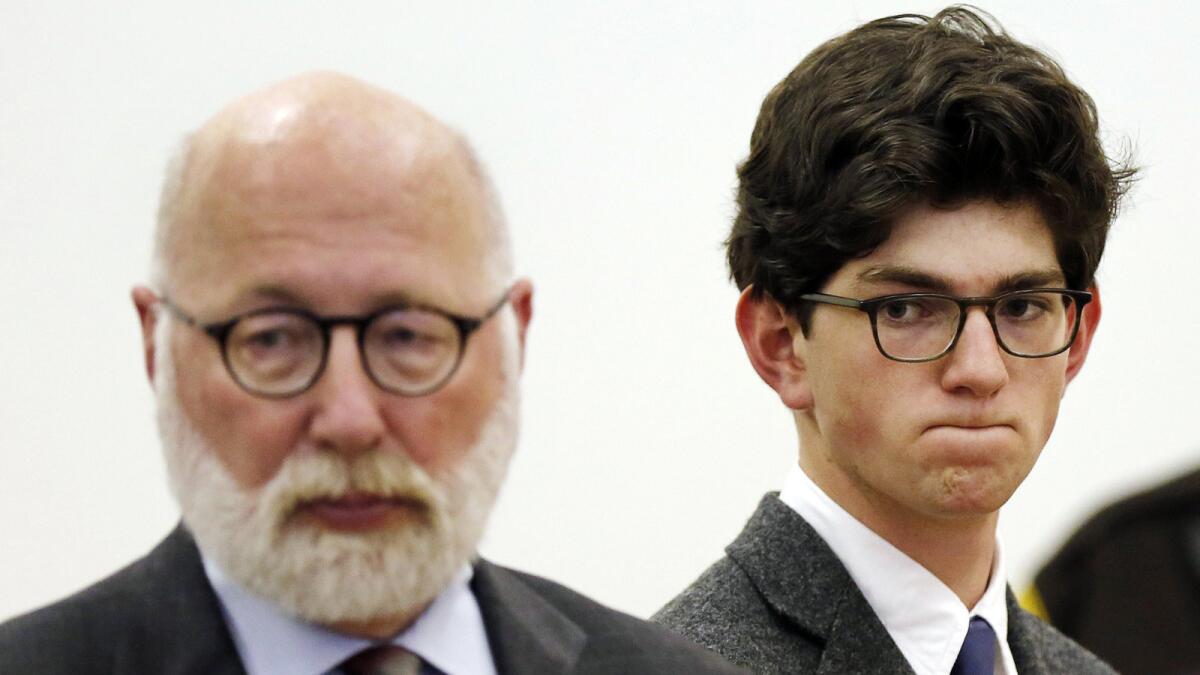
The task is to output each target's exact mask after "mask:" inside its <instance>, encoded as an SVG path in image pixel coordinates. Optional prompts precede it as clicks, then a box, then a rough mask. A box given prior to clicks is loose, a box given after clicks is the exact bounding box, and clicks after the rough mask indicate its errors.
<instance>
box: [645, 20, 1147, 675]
mask: <svg viewBox="0 0 1200 675" xmlns="http://www.w3.org/2000/svg"><path fill="white" fill-rule="evenodd" d="M1097 127H1098V125H1097V119H1096V112H1095V109H1094V105H1093V103H1092V101H1091V99H1090V98H1089V97H1088V96H1087V94H1086V93H1085V92H1083V91H1082V90H1080V89H1079V88H1078V87H1077V86H1075V85H1074V84H1072V83H1071V82H1070V81H1069V80H1068V79H1067V77H1066V76H1065V74H1064V73H1063V71H1062V70H1061V69H1060V68H1059V66H1058V65H1057V64H1055V63H1054V62H1053V61H1052V60H1051V59H1050V58H1048V57H1047V56H1046V55H1044V54H1042V53H1041V52H1039V51H1037V50H1035V49H1033V48H1031V47H1029V46H1027V45H1024V44H1022V43H1020V42H1017V41H1016V40H1014V39H1012V38H1011V37H1009V36H1007V35H1005V34H1004V33H1003V32H1002V31H1001V30H1000V29H999V28H998V27H995V26H994V24H992V23H990V22H989V21H988V20H987V19H985V18H983V17H981V16H979V15H978V14H976V13H974V12H972V11H970V10H967V9H963V8H950V9H947V10H945V11H943V12H941V13H939V14H938V15H937V16H935V17H933V18H927V17H921V16H908V15H906V16H897V17H890V18H885V19H880V20H878V21H873V22H870V23H868V24H865V25H863V26H861V27H859V28H857V29H855V30H852V31H850V32H849V33H847V34H845V35H843V36H840V37H838V38H835V39H833V40H831V41H829V42H827V43H825V44H824V45H822V46H821V47H819V48H817V49H816V50H815V51H814V52H813V53H811V54H810V55H809V56H808V57H807V58H805V59H804V60H803V61H802V62H801V63H800V64H799V65H798V66H797V67H796V69H795V70H793V71H792V72H791V73H790V74H789V75H788V76H787V77H786V78H785V79H784V80H783V81H782V82H780V83H779V84H778V85H777V86H776V87H775V88H774V89H773V90H772V91H771V93H770V94H769V95H768V96H767V99H766V101H765V102H764V103H763V106H762V110H761V113H760V115H759V118H758V123H757V125H756V127H755V129H754V133H753V135H752V137H751V148H750V155H749V157H747V159H746V160H745V162H744V163H743V164H742V165H741V167H740V168H739V172H738V175H739V179H740V184H739V190H738V198H737V200H738V214H737V217H736V220H735V222H734V226H733V231H732V233H731V235H730V237H729V240H728V259H729V264H730V268H731V270H732V276H733V278H734V280H735V281H736V282H737V284H738V287H739V288H741V289H742V296H741V299H740V301H739V303H738V308H737V328H738V332H739V334H740V335H741V338H742V341H743V343H744V345H745V348H746V353H747V355H748V356H749V358H750V362H751V364H752V365H753V366H754V368H755V370H756V371H757V372H758V373H759V375H760V376H761V377H762V378H763V380H764V381H765V382H766V383H767V384H768V385H769V386H771V388H772V389H774V390H775V391H776V392H777V394H778V395H779V398H780V400H781V401H782V402H783V404H784V405H785V406H787V408H789V409H790V410H791V412H792V415H793V416H794V418H795V424H796V429H797V432H798V435H799V441H800V453H799V462H798V465H797V466H796V467H795V468H794V469H793V470H792V472H791V473H790V474H789V475H788V477H787V479H786V481H785V483H784V487H783V490H782V492H781V493H780V494H778V495H775V494H770V495H767V496H766V497H765V498H764V499H763V500H762V502H761V504H760V505H759V508H758V510H757V511H756V512H755V514H754V515H753V516H752V517H751V519H750V521H749V523H748V524H747V526H746V529H745V530H744V531H743V532H742V534H741V535H740V536H739V537H738V539H737V540H736V541H735V542H734V543H733V544H732V545H731V546H729V548H728V549H727V552H728V556H727V557H726V558H724V559H722V560H720V561H718V562H717V563H716V564H715V565H714V566H712V567H711V568H710V569H709V570H708V571H706V572H705V573H704V574H703V575H702V576H701V577H700V579H699V580H697V581H696V582H695V583H694V584H693V585H692V586H691V587H690V588H688V589H687V590H685V591H684V592H683V593H682V594H681V595H680V596H679V597H677V598H675V599H674V600H673V601H672V602H671V603H669V604H668V605H667V606H666V607H665V608H663V610H661V612H660V613H659V614H658V615H657V617H656V619H657V620H658V621H660V622H662V623H664V624H667V625H669V626H671V627H673V628H675V629H677V630H679V631H681V632H682V633H683V634H685V635H687V636H689V637H691V638H692V639H694V640H696V641H698V642H700V643H701V644H704V645H706V646H708V647H710V648H712V649H714V650H716V651H718V652H720V653H722V654H724V655H725V656H727V657H729V658H731V659H732V660H734V661H735V662H740V663H742V664H744V665H747V666H750V667H751V668H752V669H753V670H755V672H789V673H808V672H812V673H816V672H821V673H834V672H837V673H910V672H917V673H932V674H938V675H945V674H946V673H962V672H970V673H992V672H995V673H1008V674H1010V675H1012V674H1014V673H1016V672H1020V673H1022V674H1023V675H1024V674H1025V673H1039V672H1044V673H1065V672H1070V673H1091V672H1096V673H1101V672H1110V671H1109V669H1108V668H1107V667H1106V666H1105V665H1104V664H1103V663H1102V662H1100V661H1099V660H1097V659H1096V658H1095V657H1093V656H1091V655H1090V654H1088V653H1087V652H1085V651H1084V650H1082V649H1081V648H1079V647H1078V646H1077V645H1075V644H1074V643H1072V642H1070V641H1069V640H1068V639H1066V638H1064V637H1063V636H1061V635H1060V634H1058V633H1057V632H1055V631H1054V630H1052V629H1051V628H1049V627H1047V626H1045V625H1044V624H1042V623H1041V622H1039V621H1038V620H1037V619H1035V618H1033V617H1031V616H1030V615H1028V614H1025V613H1023V612H1022V611H1021V610H1020V609H1018V607H1017V606H1016V604H1015V603H1014V601H1013V599H1012V597H1011V595H1010V594H1009V593H1008V590H1007V586H1006V584H1005V580H1004V563H1003V556H1002V554H1001V549H1000V547H999V546H998V544H997V541H996V520H997V512H998V510H999V509H1000V507H1001V506H1002V505H1003V504H1004V502H1005V501H1007V500H1008V498H1009V497H1010V496H1011V495H1012V493H1013V491H1014V490H1016V488H1017V486H1018V485H1020V483H1021V481H1022V480H1023V479H1024V478H1025V476H1026V475H1027V474H1028V473H1029V470H1030V469H1031V468H1032V467H1033V464H1034V462H1035V461H1036V460H1037V457H1038V454H1039V453H1040V452H1041V450H1042V447H1043V446H1044V445H1045V443H1046V440H1047V438H1048V437H1049V435H1050V431H1051V429H1052V428H1053V426H1054V421H1055V417H1056V415H1057V413H1058V405H1059V401H1060V399H1061V398H1062V396H1063V393H1064V391H1065V389H1066V386H1067V383H1068V382H1070V381H1071V379H1072V378H1073V377H1074V376H1075V375H1076V374H1077V373H1078V372H1079V369H1080V368H1081V367H1082V366H1083V363H1084V360H1085V358H1086V356H1087V352H1088V347H1089V345H1090V343H1091V340H1092V337H1093V335H1094V333H1095V330H1096V326H1097V324H1098V322H1099V319H1100V298H1099V294H1098V292H1097V290H1096V288H1095V287H1094V285H1093V274H1094V272H1095V269H1096V265H1097V263H1098V262H1099V260H1100V255H1101V252H1102V251H1103V248H1104V241H1105V236H1106V233H1107V230H1108V227H1109V224H1110V221H1111V220H1112V217H1113V215H1114V213H1115V211H1116V207H1117V203H1118V201H1119V198H1120V196H1121V194H1122V193H1123V191H1124V189H1125V188H1126V185H1127V183H1128V181H1129V180H1130V178H1131V177H1132V170H1130V169H1127V168H1121V167H1116V168H1114V167H1113V166H1111V165H1110V164H1109V162H1108V160H1107V159H1106V157H1105V154H1104V151H1103V149H1102V147H1101V144H1100V141H1099V139H1098V133H1097Z"/></svg>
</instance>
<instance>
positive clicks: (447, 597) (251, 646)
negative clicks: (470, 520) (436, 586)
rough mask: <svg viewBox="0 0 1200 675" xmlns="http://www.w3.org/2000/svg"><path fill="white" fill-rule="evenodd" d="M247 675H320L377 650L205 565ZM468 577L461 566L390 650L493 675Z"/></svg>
mask: <svg viewBox="0 0 1200 675" xmlns="http://www.w3.org/2000/svg"><path fill="white" fill-rule="evenodd" d="M203 561H204V572H205V574H206V575H207V576H208V581H209V583H210V584H211V585H212V587H213V590H214V591H216V594H217V599H218V600H219V601H220V603H221V609H222V611H223V613H224V615H225V622H226V624H227V625H228V626H229V629H230V633H231V634H232V635H233V641H234V645H235V646H236V648H237V651H238V655H239V656H240V657H241V659H242V664H243V665H244V666H245V668H246V673H247V675H271V674H272V673H296V674H298V675H322V674H324V673H328V672H329V671H331V670H332V669H333V668H335V667H336V666H337V665H338V664H339V663H341V662H342V661H344V660H346V659H347V658H349V657H350V656H352V655H354V654H355V653H357V652H359V651H360V650H362V649H364V648H366V647H369V646H371V645H372V644H375V643H373V642H371V641H368V640H364V639H362V638H356V637H351V636H349V635H343V634H341V633H336V632H334V631H331V630H328V629H326V628H323V627H321V626H318V625H315V624H311V623H308V622H305V621H302V620H300V619H297V618H295V617H293V616H291V615H289V614H287V613H285V612H284V611H283V610H281V609H280V608H279V607H278V606H276V605H275V604H274V603H272V602H270V601H268V600H265V599H263V598H260V597H258V596H256V595H253V594H251V593H250V592H248V591H247V590H245V589H244V588H242V587H241V586H240V585H238V584H237V583H236V582H234V581H233V580H232V579H230V578H229V577H228V576H226V575H225V573H224V572H223V571H222V570H221V568H220V567H218V566H217V564H216V563H215V562H214V561H212V560H211V559H209V558H207V557H203ZM472 575H473V571H472V569H471V567H470V566H469V565H464V566H463V568H462V570H460V571H459V573H458V575H457V576H456V577H455V578H454V580H453V581H452V582H451V583H450V585H449V586H447V587H446V588H445V589H444V590H443V591H442V592H441V593H440V594H438V596H437V597H436V598H434V600H433V602H432V603H431V604H430V605H429V607H428V608H426V609H425V611H424V612H423V613H422V614H421V616H419V617H418V618H417V620H416V621H415V622H414V623H413V624H412V625H411V626H409V627H408V629H407V630H405V631H404V632H403V633H400V634H399V635H397V636H396V637H395V638H394V639H393V640H392V641H391V643H392V644H395V645H399V646H401V647H404V648H405V649H407V650H409V651H411V652H413V653H414V654H417V655H418V656H420V657H421V658H422V659H424V660H425V661H426V662H427V663H429V664H430V665H433V666H434V667H436V668H437V669H438V670H439V671H441V672H443V673H447V674H448V675H457V674H458V673H472V674H473V673H480V674H481V675H495V673H496V668H495V663H494V660H493V659H492V652H491V649H490V648H489V647H488V641H487V631H486V629H485V627H484V624H483V615H482V614H481V613H480V611H479V603H478V602H477V601H476V599H475V595H474V594H473V593H472V592H471V588H470V581H471V577H472Z"/></svg>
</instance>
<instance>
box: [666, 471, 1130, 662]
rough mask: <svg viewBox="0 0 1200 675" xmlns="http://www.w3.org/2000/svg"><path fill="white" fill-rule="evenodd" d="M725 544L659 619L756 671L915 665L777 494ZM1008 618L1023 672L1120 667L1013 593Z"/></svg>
mask: <svg viewBox="0 0 1200 675" xmlns="http://www.w3.org/2000/svg"><path fill="white" fill-rule="evenodd" d="M725 551H726V553H727V554H728V555H727V556H726V557H724V558H722V559H721V560H719V561H717V563H716V564H714V565H713V566H712V567H710V568H708V570H707V571H705V572H704V573H703V574H702V575H701V576H700V578H699V579H697V580H696V581H695V582H694V583H693V584H692V585H691V586H689V587H688V588H687V589H686V590H684V591H683V593H681V594H680V595H679V596H678V597H676V598H675V599H674V600H672V601H671V602H670V603H668V604H667V606H665V607H663V608H662V609H661V610H659V612H658V614H656V615H655V616H654V617H653V620H654V621H657V622H659V623H662V624H664V625H666V626H668V627H670V628H673V629H675V630H676V631H679V632H680V633H681V634H683V635H684V636H685V637H688V638H690V639H692V640H695V641H696V642H698V643H699V644H702V645H704V646H705V647H708V648H709V649H712V650H714V651H716V652H718V653H720V654H721V655H723V656H725V657H726V658H728V659H730V660H731V661H733V662H734V663H738V664H742V665H744V666H747V667H749V668H751V669H752V670H754V671H755V672H756V673H820V674H822V675H832V674H834V673H853V674H854V675H869V674H879V675H885V674H892V673H894V674H896V675H900V674H903V675H911V673H912V672H913V671H912V668H911V667H909V665H908V662H907V661H906V660H905V659H904V656H903V655H902V654H901V653H900V649H899V648H898V647H897V646H896V643H895V642H893V641H892V639H891V637H890V636H889V635H888V633H887V630H886V629H885V628H884V627H883V624H882V623H881V622H880V620H879V617H877V616H876V615H875V612H874V610H872V609H871V606H870V605H869V604H867V600H866V598H865V597H863V594H862V592H860V591H859V589H858V586H856V585H855V584H854V581H853V580H852V579H851V578H850V574H849V572H847V571H846V568H845V567H844V566H843V565H842V563H841V561H839V560H838V559H837V556H835V555H834V553H833V551H832V550H830V548H829V546H828V545H827V544H826V543H825V541H824V540H823V539H821V537H820V536H819V535H818V534H817V533H816V531H815V530H813V529H812V526H810V525H809V524H808V523H807V522H805V520H804V519H803V518H801V517H800V515H799V514H797V513H796V512H795V511H793V510H792V509H791V508H789V507H788V506H787V505H786V504H784V503H783V502H781V501H780V500H779V497H778V494H776V493H770V494H768V495H766V496H765V497H763V499H762V501H761V502H760V503H759V505H758V509H757V510H756V511H755V513H754V515H753V516H751V518H750V520H749V522H748V523H747V524H746V527H745V529H744V530H743V531H742V533H741V534H740V535H739V536H738V538H737V539H736V540H735V541H734V542H733V543H732V544H730V545H729V547H727V548H726V549H725ZM1008 617H1009V618H1008V621H1009V623H1008V644H1009V646H1010V647H1011V649H1012V653H1013V658H1014V660H1015V661H1016V664H1017V671H1018V672H1019V673H1020V675H1041V674H1045V675H1063V674H1064V673H1070V674H1071V675H1090V674H1093V673H1095V674H1111V673H1114V671H1113V670H1112V669H1111V668H1109V667H1108V666H1107V665H1106V664H1104V662H1102V661H1100V660H1099V659H1097V658H1096V657H1095V656H1093V655H1092V654H1091V653H1089V652H1087V651H1085V650H1084V649H1083V648H1082V647H1080V646H1079V645H1077V644H1075V643H1074V642H1072V641H1071V640H1070V639H1068V638H1067V637H1065V636H1063V635H1062V634H1061V633H1059V632H1058V631H1056V630H1054V629H1053V628H1051V627H1050V626H1048V625H1046V624H1045V623H1043V622H1042V621H1040V620H1039V619H1037V618H1036V617H1034V616H1033V615H1031V614H1028V613H1027V612H1025V611H1023V610H1022V609H1021V608H1020V607H1018V606H1017V603H1016V600H1015V599H1014V598H1013V596H1012V592H1011V591H1010V592H1009V594H1008Z"/></svg>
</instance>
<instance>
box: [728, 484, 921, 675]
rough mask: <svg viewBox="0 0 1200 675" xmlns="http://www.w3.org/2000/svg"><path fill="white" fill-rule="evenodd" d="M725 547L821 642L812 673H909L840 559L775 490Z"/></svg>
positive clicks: (765, 593) (775, 604) (772, 601)
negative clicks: (819, 655) (817, 660)
mask: <svg viewBox="0 0 1200 675" xmlns="http://www.w3.org/2000/svg"><path fill="white" fill-rule="evenodd" d="M726 551H727V552H728V553H729V557H730V558H732V559H733V560H734V562H736V563H737V564H738V565H739V566H740V567H741V568H742V569H743V570H744V571H745V572H746V574H747V575H748V576H749V577H750V580H751V582H752V583H753V584H754V585H755V587H756V588H757V589H758V592H759V593H760V594H761V595H762V597H763V599H764V600H765V601H766V602H767V603H768V604H769V605H770V606H771V608H772V609H774V610H775V611H776V612H777V613H779V614H780V615H782V616H783V617H786V618H787V619H788V620H789V621H790V622H791V623H792V624H793V625H794V626H795V628H796V629H797V630H798V631H800V632H801V633H803V634H805V635H807V636H808V637H809V639H810V640H813V641H815V642H818V643H823V644H824V649H823V650H822V653H821V663H820V667H819V669H818V672H819V673H829V674H832V673H912V668H911V667H910V666H909V665H908V662H907V661H906V660H905V658H904V655H903V654H901V653H900V649H899V648H898V647H897V646H896V643H895V642H893V641H892V638H891V636H890V635H888V633H887V629H885V628H884V627H883V624H882V623H881V622H880V621H879V617H878V616H876V615H875V612H874V610H872V609H871V606H870V604H868V603H867V599H866V598H865V597H863V594H862V593H861V592H860V591H859V590H858V587H857V586H856V585H855V583H854V580H853V579H851V578H850V574H849V572H847V571H846V568H845V566H843V565H842V563H841V561H839V560H838V558H837V556H836V555H834V553H833V551H832V550H830V548H829V546H828V545H827V544H826V543H825V540H823V539H821V537H820V535H818V534H817V533H816V531H815V530H813V529H812V527H811V526H810V525H809V524H808V523H807V522H805V520H804V519H803V518H801V517H800V515H799V514H797V513H796V512H795V511H793V510H792V509H790V508H789V507H788V506H787V505H786V504H784V503H783V502H781V501H779V498H778V496H777V494H776V493H771V494H768V495H766V496H765V497H763V499H762V501H761V502H760V503H759V505H758V509H757V510H756V511H755V513H754V515H753V516H751V517H750V521H749V522H748V523H747V524H746V527H745V529H744V530H743V531H742V533H741V535H739V536H738V538H737V539H736V540H735V541H734V542H733V543H732V544H730V546H729V547H728V548H727V549H726Z"/></svg>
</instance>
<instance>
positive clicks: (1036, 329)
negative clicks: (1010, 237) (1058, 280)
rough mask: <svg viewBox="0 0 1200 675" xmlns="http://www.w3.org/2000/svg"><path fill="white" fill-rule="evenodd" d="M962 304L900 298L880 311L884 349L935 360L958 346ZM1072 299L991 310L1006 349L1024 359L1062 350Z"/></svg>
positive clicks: (1018, 299)
mask: <svg viewBox="0 0 1200 675" xmlns="http://www.w3.org/2000/svg"><path fill="white" fill-rule="evenodd" d="M962 311H963V310H962V309H961V308H960V306H959V304H958V303H957V302H955V301H954V300H952V299H949V298H938V297H911V298H896V299H894V300H889V301H887V302H884V303H882V304H881V305H879V306H878V307H877V308H876V312H875V330H876V334H877V335H878V338H879V346H880V348H881V349H882V350H883V351H884V352H885V353H886V354H887V355H888V356H891V357H893V358H898V359H908V360H920V359H929V358H933V357H936V356H938V355H940V354H942V353H943V352H945V351H946V350H947V349H948V348H949V347H950V345H951V344H952V343H953V342H954V339H955V335H956V334H957V332H958V329H959V325H960V323H961V317H960V313H961V312H962ZM1077 315H1078V313H1077V311H1076V307H1075V302H1074V298H1072V297H1071V296H1070V295H1067V294H1065V293H1055V292H1031V293H1018V294H1014V295H1010V296H1006V297H1004V298H1001V299H999V300H997V301H996V304H995V306H994V309H993V316H994V320H995V326H996V333H997V337H998V338H999V340H1000V342H1001V343H1002V344H1003V346H1004V347H1005V348H1006V349H1007V350H1009V351H1010V352H1013V353H1015V354H1017V355H1020V356H1043V355H1047V354H1053V353H1055V352H1058V351H1061V350H1062V349H1063V348H1065V347H1066V346H1067V344H1068V343H1069V342H1070V340H1071V339H1072V337H1073V336H1074V334H1075V322H1076V320H1077Z"/></svg>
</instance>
